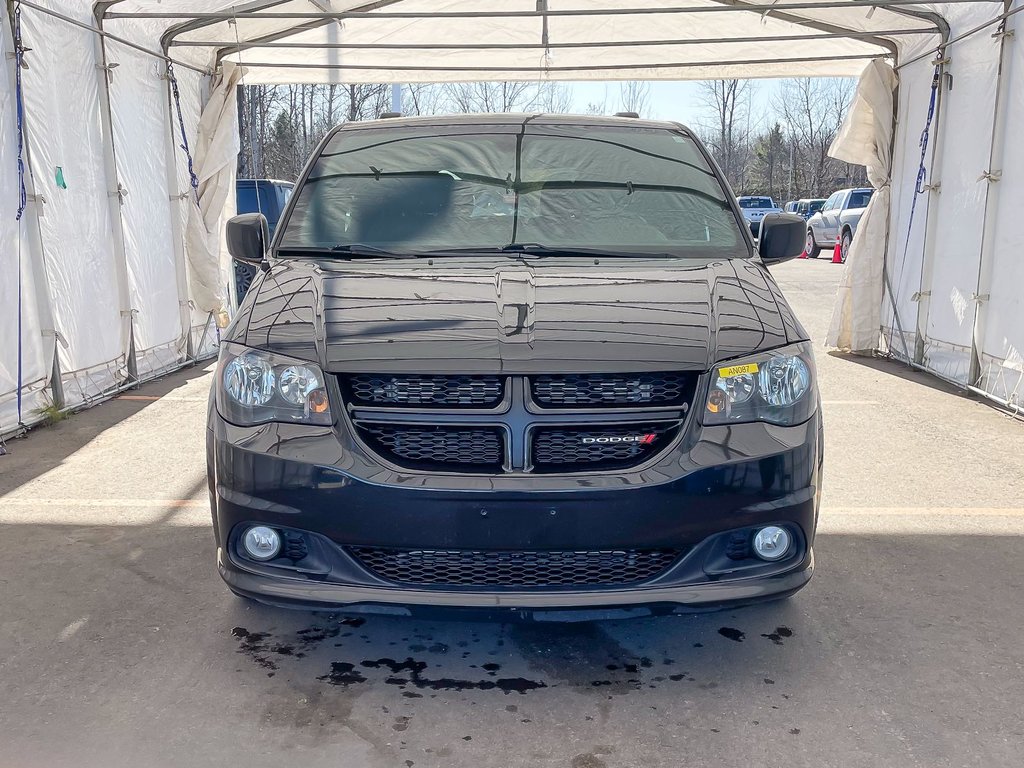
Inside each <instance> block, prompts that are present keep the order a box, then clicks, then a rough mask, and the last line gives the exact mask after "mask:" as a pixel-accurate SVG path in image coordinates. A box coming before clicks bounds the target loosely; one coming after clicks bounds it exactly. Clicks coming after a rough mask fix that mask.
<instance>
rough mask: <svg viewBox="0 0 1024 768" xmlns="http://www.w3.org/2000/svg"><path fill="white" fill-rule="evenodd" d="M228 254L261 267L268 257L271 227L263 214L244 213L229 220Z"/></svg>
mask: <svg viewBox="0 0 1024 768" xmlns="http://www.w3.org/2000/svg"><path fill="white" fill-rule="evenodd" d="M226 234H227V241H228V253H230V254H231V257H232V258H234V259H238V260H239V261H242V262H245V263H246V264H252V265H254V266H259V265H260V264H262V263H263V260H264V259H265V258H266V255H267V245H269V244H270V227H269V226H268V225H267V217H266V216H264V215H263V214H262V213H243V214H240V215H238V216H235V217H233V218H231V219H228V227H227V233H226Z"/></svg>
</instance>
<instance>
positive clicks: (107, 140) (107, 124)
mask: <svg viewBox="0 0 1024 768" xmlns="http://www.w3.org/2000/svg"><path fill="white" fill-rule="evenodd" d="M95 49H96V58H97V60H98V63H99V69H98V75H97V76H98V77H99V78H100V79H101V80H102V81H103V83H102V86H101V87H100V89H99V98H100V124H101V128H102V131H103V155H104V164H105V167H106V181H107V190H108V192H107V195H108V199H109V200H110V203H109V205H110V206H111V208H110V227H111V234H112V235H113V238H112V239H113V245H114V255H115V257H116V258H115V271H116V275H117V293H118V304H119V305H120V310H121V318H122V320H121V345H122V349H123V350H124V353H125V356H126V360H127V373H128V377H129V381H131V380H132V379H133V378H134V379H135V380H136V381H137V380H138V379H137V377H136V376H135V375H134V371H135V370H136V361H135V359H134V357H135V354H134V344H133V337H134V328H133V326H134V324H135V312H134V311H133V309H132V306H131V289H130V287H129V277H128V253H127V249H126V248H125V238H124V216H123V211H122V207H123V206H124V198H125V196H126V195H127V194H128V191H127V190H126V189H125V188H124V187H122V186H121V180H120V177H119V176H118V173H117V148H116V146H115V141H114V120H113V111H112V109H111V104H110V81H111V79H112V78H113V76H114V74H113V73H114V70H113V68H112V67H111V66H110V62H109V60H108V58H107V44H106V39H105V38H104V36H103V35H102V34H97V35H95ZM114 206H116V208H115V207H114Z"/></svg>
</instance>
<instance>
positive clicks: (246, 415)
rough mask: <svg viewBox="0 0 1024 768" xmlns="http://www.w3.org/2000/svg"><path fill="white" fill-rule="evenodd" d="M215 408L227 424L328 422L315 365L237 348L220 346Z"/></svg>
mask: <svg viewBox="0 0 1024 768" xmlns="http://www.w3.org/2000/svg"><path fill="white" fill-rule="evenodd" d="M214 386H215V387H216V388H217V410H218V411H219V412H220V414H221V416H223V417H224V418H225V419H227V420H228V421H230V422H231V423H233V424H239V425H241V426H251V425H253V424H263V423H265V422H268V421H283V422H300V423H303V424H333V423H334V419H333V418H332V416H331V407H330V402H329V401H328V398H327V388H326V384H325V379H324V374H323V372H322V371H321V370H320V366H318V365H316V364H315V363H307V362H303V361H299V360H292V359H291V358H287V357H281V356H280V355H274V354H271V353H269V352H263V351H261V350H258V349H248V348H246V347H242V346H239V345H237V344H224V345H222V347H221V353H220V361H219V362H218V364H217V381H216V382H215V384H214Z"/></svg>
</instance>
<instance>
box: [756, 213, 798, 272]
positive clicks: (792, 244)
mask: <svg viewBox="0 0 1024 768" xmlns="http://www.w3.org/2000/svg"><path fill="white" fill-rule="evenodd" d="M806 234H807V222H806V221H804V218H803V216H797V215H796V214H795V213H769V214H768V215H767V216H765V217H764V218H763V219H762V220H761V237H760V238H759V239H758V243H757V250H758V252H759V253H760V254H761V261H763V262H764V263H765V264H778V263H779V262H780V261H787V260H788V259H795V258H796V257H797V256H799V255H800V254H801V253H803V252H804V245H805V244H806V242H807V240H806Z"/></svg>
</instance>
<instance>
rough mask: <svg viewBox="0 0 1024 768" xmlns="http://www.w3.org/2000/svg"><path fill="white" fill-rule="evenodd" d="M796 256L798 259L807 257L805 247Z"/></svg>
mask: <svg viewBox="0 0 1024 768" xmlns="http://www.w3.org/2000/svg"><path fill="white" fill-rule="evenodd" d="M797 258H798V259H806V258H807V249H806V248H805V249H804V252H803V253H801V254H800V255H799V256H797Z"/></svg>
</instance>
